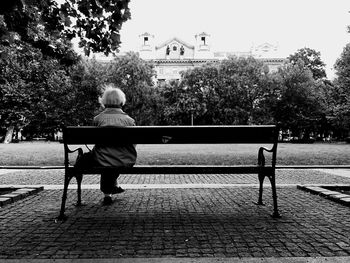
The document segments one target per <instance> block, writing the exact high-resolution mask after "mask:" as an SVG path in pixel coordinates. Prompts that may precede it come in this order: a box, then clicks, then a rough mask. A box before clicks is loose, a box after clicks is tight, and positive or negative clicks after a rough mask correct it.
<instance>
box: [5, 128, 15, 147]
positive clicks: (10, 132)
mask: <svg viewBox="0 0 350 263" xmlns="http://www.w3.org/2000/svg"><path fill="white" fill-rule="evenodd" d="M14 130H15V127H14V126H10V127H9V128H8V129H7V132H6V135H5V140H4V143H10V142H12V136H13V131H14Z"/></svg>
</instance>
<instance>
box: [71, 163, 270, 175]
mask: <svg viewBox="0 0 350 263" xmlns="http://www.w3.org/2000/svg"><path fill="white" fill-rule="evenodd" d="M70 169H72V170H73V169H74V168H73V167H70ZM273 170H274V168H273V167H259V166H254V165H251V166H249V165H248V166H243V165H237V166H224V165H215V166H208V165H160V166H153V165H149V166H148V165H143V166H134V167H132V168H115V167H94V168H87V169H86V170H81V172H82V173H83V174H100V173H101V172H106V171H113V172H116V173H120V174H256V173H258V172H260V171H265V172H272V171H273Z"/></svg>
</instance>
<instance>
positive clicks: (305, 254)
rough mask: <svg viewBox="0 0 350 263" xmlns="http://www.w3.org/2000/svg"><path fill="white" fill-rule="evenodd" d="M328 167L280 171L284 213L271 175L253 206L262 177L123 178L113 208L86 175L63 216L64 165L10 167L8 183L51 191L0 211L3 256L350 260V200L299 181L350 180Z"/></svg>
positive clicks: (4, 180)
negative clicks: (276, 210)
mask: <svg viewBox="0 0 350 263" xmlns="http://www.w3.org/2000/svg"><path fill="white" fill-rule="evenodd" d="M326 172H327V171H326ZM326 172H325V171H316V170H279V171H277V184H278V189H277V191H278V201H279V207H280V212H281V214H282V218H281V219H273V218H271V217H270V214H271V212H272V200H271V189H270V187H269V186H268V180H267V181H266V188H265V192H264V200H265V201H266V206H255V205H254V204H253V202H252V201H256V199H257V178H256V177H257V176H256V175H128V176H121V178H120V184H122V185H123V186H125V188H127V191H126V192H125V193H123V194H121V195H118V196H115V202H114V203H113V204H112V205H111V206H108V207H106V206H102V205H101V201H102V195H101V193H100V191H99V190H98V187H99V186H98V181H99V178H98V176H86V177H85V178H84V180H83V184H84V190H83V194H82V199H83V202H84V203H85V206H82V207H75V206H74V203H75V201H76V192H75V190H74V189H71V190H69V195H68V202H67V209H66V214H67V216H68V220H67V221H65V222H60V221H57V220H56V217H57V215H58V213H59V207H60V201H61V200H60V199H61V194H62V190H61V185H62V182H63V171H62V170H22V171H12V170H11V171H8V170H7V171H5V170H2V173H1V174H0V185H44V186H45V190H44V191H42V192H40V193H38V194H36V195H33V196H29V197H27V198H25V199H23V200H19V201H17V202H15V203H13V204H10V205H7V206H4V207H2V208H1V209H0V244H2V245H1V246H0V262H1V259H3V260H5V259H6V261H4V262H28V261H29V260H33V261H32V262H38V260H40V259H43V260H46V261H45V262H47V260H51V262H73V260H75V259H80V260H81V261H78V262H135V263H138V262H146V263H147V262H174V263H175V262H176V263H177V262H251V263H255V262H269V263H272V262H350V239H349V226H350V217H349V214H350V210H349V209H350V208H349V207H346V206H343V205H340V204H337V203H334V202H332V201H330V200H327V199H325V198H322V197H320V196H317V195H312V194H309V193H307V192H304V191H301V190H298V189H297V188H296V185H297V184H349V185H350V177H347V176H339V175H337V174H335V173H329V171H328V172H327V173H326ZM345 173H346V171H345ZM185 186H186V187H185ZM72 188H74V187H72ZM92 258H93V259H92ZM56 259H59V261H54V260H56ZM88 259H90V261H89V260H88ZM97 259H100V260H99V261H97ZM39 262H40V261H39Z"/></svg>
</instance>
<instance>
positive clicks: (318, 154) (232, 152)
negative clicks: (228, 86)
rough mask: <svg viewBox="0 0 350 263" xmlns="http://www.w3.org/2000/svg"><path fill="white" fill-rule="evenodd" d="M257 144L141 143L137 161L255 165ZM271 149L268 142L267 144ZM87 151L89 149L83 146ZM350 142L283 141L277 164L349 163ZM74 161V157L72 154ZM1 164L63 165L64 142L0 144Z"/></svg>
mask: <svg viewBox="0 0 350 263" xmlns="http://www.w3.org/2000/svg"><path fill="white" fill-rule="evenodd" d="M260 146H261V145H257V144H248V145H247V144H219V145H138V146H137V151H138V160H137V164H256V163H257V151H258V148H259V147H260ZM264 146H267V147H268V148H270V146H269V145H264ZM83 148H84V151H85V150H86V151H87V149H86V148H85V146H83ZM349 156H350V144H346V143H314V144H292V143H280V144H279V145H278V151H277V165H338V164H343V165H350V158H349ZM71 160H72V163H74V160H75V156H74V155H72V159H71ZM0 165H39V166H56V165H59V166H61V165H63V144H60V143H57V142H20V143H12V144H3V143H2V144H0Z"/></svg>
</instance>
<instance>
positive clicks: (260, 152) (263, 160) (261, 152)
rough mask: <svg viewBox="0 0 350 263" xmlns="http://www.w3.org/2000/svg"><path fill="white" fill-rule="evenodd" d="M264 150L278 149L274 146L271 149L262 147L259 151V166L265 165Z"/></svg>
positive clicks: (272, 150) (272, 151)
mask: <svg viewBox="0 0 350 263" xmlns="http://www.w3.org/2000/svg"><path fill="white" fill-rule="evenodd" d="M264 151H267V152H270V153H274V152H275V151H276V147H275V146H273V147H272V148H271V149H267V148H265V147H260V148H259V152H258V165H259V166H265V156H264Z"/></svg>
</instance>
